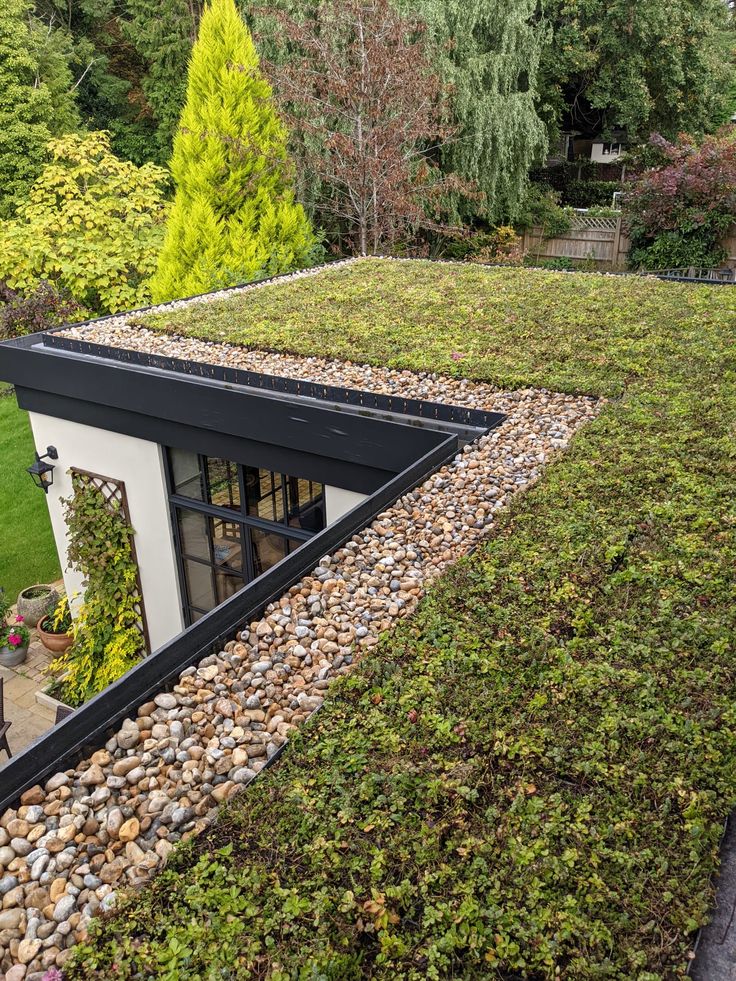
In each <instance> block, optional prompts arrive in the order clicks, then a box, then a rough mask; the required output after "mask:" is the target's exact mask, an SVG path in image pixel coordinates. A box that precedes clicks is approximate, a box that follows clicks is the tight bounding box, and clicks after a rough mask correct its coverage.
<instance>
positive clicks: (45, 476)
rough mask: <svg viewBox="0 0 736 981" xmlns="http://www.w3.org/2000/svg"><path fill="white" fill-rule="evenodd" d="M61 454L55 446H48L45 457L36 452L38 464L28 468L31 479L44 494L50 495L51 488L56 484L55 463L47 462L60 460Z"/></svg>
mask: <svg viewBox="0 0 736 981" xmlns="http://www.w3.org/2000/svg"><path fill="white" fill-rule="evenodd" d="M58 459H59V454H58V453H57V451H56V447H55V446H47V447H46V452H45V453H44V454H43V456H39V455H38V450H36V462H35V463H33V464H31V466H30V467H27V468H26V469H27V471H28V473H29V474H30V475H31V479H32V480H33V483H34V484H35V485H36V487H40V488H41V490H42V491H43V492H44V494H48V492H49V487H50V486H51V485H52V484H53V482H54V465H53V463H46V462H45V461H46V460H58Z"/></svg>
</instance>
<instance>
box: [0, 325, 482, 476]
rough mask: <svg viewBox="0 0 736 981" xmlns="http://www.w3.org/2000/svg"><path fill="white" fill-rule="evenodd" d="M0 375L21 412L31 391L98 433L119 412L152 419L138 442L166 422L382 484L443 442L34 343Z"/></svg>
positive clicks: (14, 354)
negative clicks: (68, 406)
mask: <svg viewBox="0 0 736 981" xmlns="http://www.w3.org/2000/svg"><path fill="white" fill-rule="evenodd" d="M22 340H23V341H24V342H27V341H28V340H29V339H28V338H23V339H22ZM0 375H1V376H2V377H4V378H5V379H7V380H8V381H10V382H12V383H13V384H15V385H16V386H17V387H18V388H19V389H21V390H23V393H24V394H23V396H22V398H23V400H24V403H25V405H24V407H28V408H30V405H31V402H32V401H33V400H32V398H31V396H30V394H29V393H30V392H36V393H39V396H38V397H37V398H36V404H39V403H40V402H41V401H42V399H41V394H43V393H45V394H46V395H47V396H48V395H55V396H59V397H62V398H64V399H71V400H76V402H77V403H84V402H86V403H88V404H89V405H90V410H89V415H90V418H89V420H88V424H89V425H98V426H101V427H102V428H104V426H102V422H103V419H104V410H122V411H124V412H128V413H135V414H136V415H138V416H139V417H143V418H146V419H149V420H151V424H150V425H151V436H149V437H146V436H145V435H143V434H141V433H140V432H139V433H138V435H139V436H141V438H150V439H152V440H154V436H153V430H154V428H156V426H155V425H154V421H155V422H156V424H158V423H160V422H161V421H165V422H167V423H169V424H178V425H183V426H188V427H190V428H193V429H198V430H204V431H206V432H207V433H208V434H220V435H221V436H230V437H235V438H237V439H240V440H251V441H253V442H255V443H259V444H264V445H269V446H271V447H280V448H281V449H282V450H289V451H294V450H296V449H298V450H299V451H301V452H302V453H305V454H311V455H313V456H315V457H323V458H326V459H330V460H331V459H338V460H341V461H343V462H345V463H348V464H354V465H357V466H361V467H367V468H369V469H373V470H377V471H383V473H384V474H385V475H386V478H387V477H388V476H389V475H390V474H395V473H399V472H401V471H402V470H403V469H404V467H405V466H406V462H407V461H408V460H410V459H416V457H417V455H421V454H422V453H425V452H428V451H429V450H430V449H431V448H432V447H433V446H436V445H437V444H438V443H439V442H441V441H442V438H443V436H444V435H445V434H444V433H442V432H439V431H438V430H437V429H435V428H434V427H433V426H432V424H431V423H429V422H424V423H423V424H422V425H416V424H411V422H409V421H408V420H407V421H406V422H399V421H396V419H390V420H389V419H385V418H380V417H379V416H378V415H376V414H368V413H366V412H365V410H362V409H360V408H357V407H351V406H346V405H341V406H339V407H337V406H334V405H332V404H329V403H324V404H320V403H319V402H318V400H316V399H305V398H303V397H299V396H294V395H288V394H282V393H273V392H265V391H262V390H257V389H249V388H245V387H240V386H236V385H232V384H230V383H227V382H224V381H221V380H219V379H213V378H200V377H193V376H189V375H185V374H182V373H177V372H173V371H166V370H162V369H158V368H152V367H141V366H138V365H132V364H131V365H129V364H123V363H121V362H117V361H111V360H107V359H105V358H100V357H93V356H90V355H84V354H78V353H72V352H68V351H62V350H55V349H50V348H48V347H45V346H44V345H43V344H39V343H38V342H37V343H35V344H33V343H30V344H29V343H17V342H6V343H5V344H3V345H0ZM100 407H101V408H100ZM77 408H78V406H77ZM39 411H40V410H39ZM120 424H121V425H122V423H120ZM119 431H122V430H119ZM478 434H480V431H479V433H478ZM155 441H157V442H160V441H161V440H160V439H156V440H155ZM169 445H175V444H169ZM285 472H289V471H288V470H287V471H285Z"/></svg>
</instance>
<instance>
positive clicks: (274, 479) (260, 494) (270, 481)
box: [243, 467, 284, 522]
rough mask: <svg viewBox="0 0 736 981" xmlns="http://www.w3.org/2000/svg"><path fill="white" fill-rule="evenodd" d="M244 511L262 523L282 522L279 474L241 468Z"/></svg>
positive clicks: (281, 494) (282, 510)
mask: <svg viewBox="0 0 736 981" xmlns="http://www.w3.org/2000/svg"><path fill="white" fill-rule="evenodd" d="M243 482H244V484H245V498H246V501H245V503H246V511H247V513H248V514H250V515H253V516H254V517H257V518H263V520H264V521H279V522H281V521H283V520H284V498H283V492H282V489H281V474H278V473H272V472H271V471H270V470H259V469H258V468H257V467H243Z"/></svg>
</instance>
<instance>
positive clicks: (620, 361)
mask: <svg viewBox="0 0 736 981" xmlns="http://www.w3.org/2000/svg"><path fill="white" fill-rule="evenodd" d="M671 286H672V284H669V285H668V284H665V285H663V284H662V283H661V282H660V281H659V280H656V279H646V278H635V277H627V278H622V277H620V276H600V275H575V276H571V275H560V274H559V273H556V272H552V271H550V272H542V271H538V270H535V271H533V272H532V271H529V270H526V269H502V268H488V267H484V266H479V265H472V264H469V263H453V264H450V263H447V264H444V263H443V264H440V263H431V262H393V261H390V260H385V259H383V260H382V259H363V260H359V261H357V262H354V263H351V264H349V265H344V266H338V267H336V268H334V269H326V270H323V271H321V272H319V273H318V274H317V275H316V276H311V277H305V278H302V279H296V280H291V281H287V282H285V283H278V284H275V285H273V286H266V287H263V288H261V289H258V290H253V291H249V292H246V293H243V294H240V295H239V296H234V297H231V298H229V299H225V300H221V301H218V302H216V303H205V304H200V305H193V306H191V307H189V308H188V309H177V310H173V311H165V312H163V313H159V314H148V315H144V316H137V317H134V318H133V319H134V320H135V321H136V322H139V323H143V324H145V326H146V327H151V328H154V329H158V330H161V331H163V332H164V333H175V334H179V335H184V336H193V337H201V338H205V339H209V340H214V341H223V342H227V343H231V344H239V345H242V346H245V347H253V348H266V349H273V350H286V351H292V352H294V353H295V354H302V355H307V356H308V355H314V354H319V355H323V356H325V357H335V358H342V359H345V360H351V361H357V362H367V363H371V364H378V365H383V366H389V367H398V368H410V369H413V370H416V371H427V370H431V371H437V372H441V373H442V374H448V375H454V376H464V377H469V378H479V379H483V380H492V381H494V382H496V383H497V384H498V385H500V386H502V387H504V388H517V387H519V386H523V385H534V386H541V387H546V388H551V389H555V390H556V391H558V392H576V393H585V394H593V395H619V394H621V392H623V390H624V389H625V387H626V386H627V385H630V384H632V383H634V382H636V381H637V380H638V379H645V378H647V379H648V378H649V377H651V376H652V375H653V374H654V373H656V372H657V371H658V370H659V365H660V363H661V360H662V358H663V357H667V356H672V357H677V355H678V352H680V353H681V354H682V355H683V356H686V348H687V345H689V344H690V343H691V341H690V333H691V331H692V329H693V326H694V324H695V323H700V324H702V326H703V327H707V325H708V323H709V321H710V319H711V318H712V317H713V316H717V313H716V312H715V311H723V312H724V314H723V315H725V312H727V311H728V310H730V309H732V307H733V303H732V301H730V300H729V299H728V298H727V297H722V298H720V300H718V301H716V302H715V303H714V298H713V297H711V296H710V295H709V294H708V293H707V292H704V291H703V290H698V289H692V288H688V287H683V288H676V289H672V290H671V291H668V289H669V287H671ZM662 345H666V347H667V350H664V351H663V350H661V346H662Z"/></svg>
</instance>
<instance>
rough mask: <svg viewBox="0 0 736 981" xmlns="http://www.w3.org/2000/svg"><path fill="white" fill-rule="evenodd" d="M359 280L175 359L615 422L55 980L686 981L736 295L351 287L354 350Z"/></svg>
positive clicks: (715, 690) (733, 675)
mask: <svg viewBox="0 0 736 981" xmlns="http://www.w3.org/2000/svg"><path fill="white" fill-rule="evenodd" d="M366 270H367V271H368V273H370V275H366V274H365V271H366ZM346 275H347V274H346V273H340V274H339V275H338V271H335V272H334V273H331V274H330V275H329V276H327V277H325V279H320V280H319V286H318V288H317V291H316V292H315V291H314V289H315V286H316V284H317V281H316V280H315V281H312V282H307V281H304V282H303V283H302V282H299V283H296V284H294V285H293V286H289V287H288V289H283V290H281V288H279V289H274V290H273V291H269V292H268V293H267V292H266V291H263V293H261V294H258V296H257V297H256V298H255V302H254V297H255V294H251V295H250V296H248V297H244V298H243V299H242V302H241V301H238V304H237V305H236V306H234V307H233V308H232V309H230V310H229V309H228V307H225V306H223V307H221V308H220V309H218V310H216V311H214V312H213V311H211V310H207V311H204V310H201V311H200V310H197V311H194V310H192V311H191V312H190V313H188V314H187V316H186V318H184V324H183V328H181V323H180V329H184V330H187V331H189V330H192V331H193V332H198V333H205V334H206V333H207V332H209V336H217V335H218V334H219V335H220V336H227V337H228V339H230V340H234V339H235V338H236V337H238V338H241V339H242V340H243V342H245V343H254V342H255V340H256V338H260V340H261V343H264V344H269V345H270V346H274V347H288V348H289V349H291V350H300V351H302V352H306V351H308V352H309V353H312V354H326V353H332V354H337V353H343V354H349V355H350V356H352V357H354V358H355V357H357V358H361V359H363V358H365V359H366V360H374V361H379V360H383V359H385V358H387V359H390V360H391V361H392V362H393V363H395V364H405V365H413V366H415V367H421V368H423V369H427V370H435V369H437V368H440V367H442V368H443V369H444V368H446V367H447V368H449V367H455V364H454V362H451V360H450V358H451V354H452V352H453V351H454V350H458V351H461V352H464V353H465V354H466V356H467V357H466V361H464V362H461V363H460V370H461V371H463V372H467V373H469V374H474V375H476V376H489V377H492V378H495V379H496V380H500V379H503V378H504V377H514V378H517V379H518V381H519V383H524V384H527V383H529V384H531V383H535V384H538V383H540V382H542V383H544V384H547V385H554V386H556V387H562V386H563V385H564V386H565V387H569V388H572V389H579V390H584V391H591V390H593V391H614V390H615V391H621V390H622V389H624V388H625V394H624V397H623V398H621V399H617V400H614V401H612V402H611V403H610V404H609V405H608V406H606V407H605V409H604V411H603V413H602V414H601V415H600V417H599V418H598V419H597V420H596V421H595V422H593V423H591V424H590V425H589V426H588V427H586V429H585V430H584V431H583V432H581V433H580V434H579V435H578V436H577V437H576V439H575V440H574V443H573V446H572V448H571V450H570V451H569V452H568V453H566V454H565V455H564V456H562V457H561V458H560V459H559V460H558V461H557V462H556V463H554V464H553V465H552V466H551V467H549V468H548V470H547V471H546V474H545V476H544V479H543V480H541V481H540V482H539V483H538V484H537V485H536V486H535V487H534V488H533V489H532V490H530V491H528V492H527V493H525V494H523V495H520V496H519V497H517V498H516V500H515V503H514V505H513V507H512V508H511V509H510V511H509V512H507V513H506V514H505V515H503V516H501V517H500V518H499V522H498V525H497V527H496V529H495V533H494V535H493V536H492V537H491V539H490V540H489V541H488V542H487V544H486V545H485V546H484V547H482V548H480V549H479V550H478V551H477V552H476V553H475V554H474V555H473V556H472V557H470V558H468V559H466V560H464V561H463V562H461V563H459V564H458V565H457V566H456V567H455V568H454V570H453V571H452V572H451V573H450V574H448V575H447V576H446V577H445V578H444V580H443V581H442V583H441V584H440V585H439V586H438V587H437V588H436V589H434V590H433V591H431V592H430V594H429V595H428V596H427V598H426V599H425V601H424V602H423V604H422V605H421V607H420V610H419V611H418V613H417V614H416V615H415V616H414V617H412V618H411V619H410V620H408V621H406V622H404V623H403V624H402V626H401V627H400V628H399V629H398V631H397V632H395V633H394V634H392V635H391V636H389V637H387V638H386V639H385V640H384V642H383V643H382V645H381V646H380V648H379V649H378V650H377V651H376V652H375V653H374V654H372V655H371V656H370V657H369V658H367V659H366V660H364V661H363V662H362V663H361V664H360V665H359V666H358V668H357V669H356V671H355V672H354V674H353V675H352V676H351V677H350V678H348V679H346V680H344V681H342V682H340V683H339V684H338V685H337V686H336V687H335V688H334V689H332V690H331V693H330V697H329V698H328V699H327V701H326V702H325V705H324V707H323V709H322V710H321V711H320V713H319V714H318V716H317V717H316V718H315V719H314V720H313V721H312V722H311V723H310V724H309V725H308V726H307V727H306V729H305V731H304V732H303V734H302V735H301V736H299V737H297V738H296V739H295V740H294V742H293V743H292V744H291V746H290V748H289V750H288V752H287V753H286V754H285V756H284V757H283V758H282V760H281V761H280V762H279V764H278V766H276V767H274V768H273V769H271V770H269V771H268V772H267V773H266V774H265V775H264V776H263V778H262V779H260V780H259V781H257V783H256V784H255V785H253V786H252V787H251V788H249V789H248V791H247V792H246V793H245V794H244V795H243V796H242V797H241V798H240V799H238V800H236V801H234V802H233V803H232V805H231V806H230V808H229V810H228V812H227V813H226V814H225V815H224V816H223V817H222V818H221V820H220V821H219V823H218V824H217V825H216V826H215V827H214V828H213V829H212V830H211V832H210V833H209V834H208V835H207V836H205V837H204V838H203V839H202V840H200V841H198V842H196V843H192V844H190V845H189V846H188V848H185V849H183V850H182V851H181V853H180V855H179V856H178V858H177V859H176V861H175V862H174V864H173V866H172V867H171V868H170V869H168V870H167V871H165V872H164V873H163V874H162V875H161V876H159V877H158V878H157V879H156V881H155V882H154V883H153V884H152V885H151V886H150V887H149V888H148V889H146V890H144V891H143V892H141V893H139V894H136V895H134V896H133V897H131V898H130V899H128V900H126V901H125V902H123V903H122V904H121V907H120V909H119V910H118V911H117V912H116V913H115V914H114V915H113V916H112V918H111V919H108V920H103V921H102V922H101V924H99V925H98V926H97V927H95V928H94V930H93V937H92V941H91V943H90V944H87V945H84V946H83V947H81V948H80V949H79V951H78V952H77V954H76V955H75V958H74V962H73V965H72V966H69V965H67V967H65V971H66V972H67V973H68V974H69V977H71V978H109V977H112V976H114V977H116V978H133V977H171V978H175V977H187V978H210V977H232V978H264V979H265V978H269V979H271V981H284V979H287V978H288V979H308V978H309V979H311V978H327V979H334V981H339V979H362V978H365V979H368V978H371V979H385V981H394V979H417V981H418V979H424V978H463V979H476V978H477V979H480V978H499V979H500V978H512V977H513V978H521V977H533V978H536V979H542V978H550V979H551V978H560V977H563V978H575V979H594V978H596V979H597V978H609V979H620V981H632V979H637V981H656V979H665V978H666V979H671V978H676V977H682V976H684V972H685V969H686V966H687V964H688V956H689V951H690V950H691V948H692V944H693V941H694V934H693V931H694V930H695V929H696V928H697V926H698V925H699V924H701V923H703V922H704V920H705V919H706V917H707V915H708V909H709V907H710V904H711V902H712V887H711V875H712V873H713V871H714V870H715V868H716V862H717V850H718V842H719V838H720V834H721V830H722V827H723V820H724V818H725V816H726V815H727V814H728V813H729V811H730V809H731V807H732V806H733V805H734V802H735V801H736V710H735V709H734V706H735V705H736V657H735V656H734V636H736V604H735V603H734V595H735V594H736V572H735V571H734V570H736V534H735V529H736V454H735V453H734V434H735V433H736V348H735V347H734V332H735V330H736V326H735V325H736V318H735V317H734V312H735V309H734V308H735V304H736V290H733V289H718V288H708V287H702V288H701V287H699V288H693V287H688V286H675V285H671V284H665V283H659V282H643V281H640V280H637V279H618V278H615V279H614V278H611V279H605V278H600V277H588V276H577V275H573V276H562V275H555V274H551V273H550V274H548V273H536V272H529V271H523V270H520V271H515V270H514V271H511V270H499V271H496V270H479V269H474V268H470V269H465V268H463V267H459V268H458V267H442V266H430V265H426V264H417V265H411V266H410V265H396V266H393V265H389V264H385V263H374V262H366V263H364V264H359V265H357V266H356V267H354V268H351V269H350V271H349V275H348V279H349V280H350V281H351V282H352V281H353V280H354V278H355V277H357V282H358V284H359V285H358V287H357V288H358V289H359V297H356V296H355V295H352V296H351V298H350V300H349V304H348V305H349V307H350V309H351V311H352V313H351V318H350V319H349V320H346V321H345V323H344V326H343V330H342V331H341V318H340V314H339V311H340V310H345V309H346V306H345V304H346V303H348V301H346V300H344V299H343V298H342V296H341V290H340V287H339V283H340V282H342V283H343V284H344V283H345V282H346V280H345V276H346ZM399 281H400V285H401V286H402V289H401V291H399V290H398V285H399ZM325 283H327V286H325V285H324V284H325ZM472 284H475V285H472ZM423 290H424V291H426V294H427V298H426V302H424V301H423V299H422V291H423ZM325 291H326V292H325ZM407 293H408V294H409V295H410V296H411V297H412V299H411V302H409V301H408V300H407V299H406V296H407ZM289 297H290V298H291V299H289ZM295 297H301V298H303V300H304V317H303V322H304V323H305V324H307V327H306V328H305V329H304V330H301V329H300V327H299V325H300V323H302V320H300V309H299V306H298V305H296V304H295V302H294V298H295ZM310 297H311V299H310ZM317 297H320V298H321V299H319V302H318V300H317ZM361 298H362V299H361ZM443 298H444V299H443ZM282 304H285V306H284V307H283V309H284V311H285V317H286V320H284V321H279V320H277V310H278V309H281V308H282V307H281V305H282ZM233 311H237V313H235V314H234V313H233ZM246 311H247V316H248V317H249V318H250V325H249V326H243V323H242V321H244V320H245V318H246ZM443 311H444V312H443ZM409 313H411V316H409ZM441 314H442V315H441ZM419 321H421V323H422V326H421V327H419V326H417V323H418V322H419ZM407 322H408V323H409V326H408V327H407V326H406V324H407ZM402 323H403V324H404V326H403V327H402ZM468 323H470V324H472V325H473V326H472V328H467V329H463V324H468ZM343 335H344V336H343Z"/></svg>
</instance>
